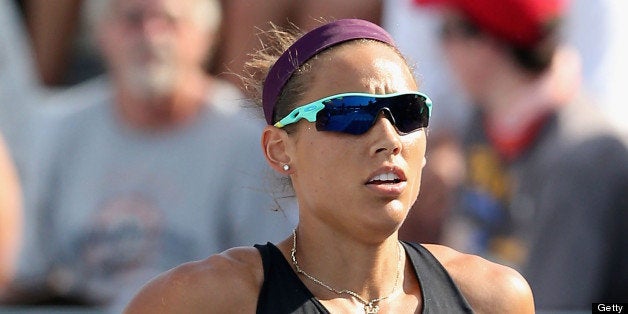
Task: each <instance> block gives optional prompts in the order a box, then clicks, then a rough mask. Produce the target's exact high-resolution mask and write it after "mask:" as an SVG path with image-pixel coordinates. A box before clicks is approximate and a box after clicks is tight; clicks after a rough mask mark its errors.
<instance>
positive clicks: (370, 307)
mask: <svg viewBox="0 0 628 314" xmlns="http://www.w3.org/2000/svg"><path fill="white" fill-rule="evenodd" d="M399 245H401V244H399ZM397 253H398V255H399V257H398V261H397V264H398V265H397V277H396V278H395V284H394V285H393V288H392V291H390V293H389V294H388V295H386V296H383V297H379V298H376V299H372V300H368V301H367V300H365V299H363V298H362V297H361V296H360V295H358V294H357V293H355V292H353V291H351V290H347V289H344V290H338V289H334V288H332V287H331V286H330V285H328V284H326V283H324V282H322V281H320V280H319V279H317V278H316V277H314V276H312V275H310V274H308V273H306V272H305V271H304V270H303V269H301V267H299V263H297V258H296V254H297V230H296V229H294V230H292V249H291V250H290V256H291V257H292V265H294V268H296V270H297V273H299V274H303V276H305V277H307V278H308V279H309V280H311V281H313V282H315V283H316V284H318V285H320V286H322V287H324V288H325V289H327V290H329V291H331V292H334V293H336V294H348V295H350V296H352V297H354V298H355V299H356V300H358V301H359V302H360V303H362V304H363V305H364V313H366V314H375V313H377V312H379V305H377V303H379V302H380V301H382V300H385V299H388V298H390V297H391V296H392V295H393V294H394V293H395V290H397V285H398V284H399V277H400V274H401V249H400V248H399V246H398V247H397Z"/></svg>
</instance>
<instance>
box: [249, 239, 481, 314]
mask: <svg viewBox="0 0 628 314" xmlns="http://www.w3.org/2000/svg"><path fill="white" fill-rule="evenodd" d="M401 243H402V244H403V246H404V248H405V251H406V254H407V255H408V256H409V257H410V261H411V262H412V265H413V266H414V273H415V275H417V280H418V281H419V284H420V286H421V293H422V295H423V311H422V313H426V314H427V313H447V314H450V313H473V311H472V310H471V307H470V306H469V304H468V303H467V301H466V300H465V298H464V296H463V295H462V293H460V290H458V287H457V286H456V284H455V283H454V281H453V279H451V277H450V276H449V274H448V273H447V271H446V270H445V268H444V267H443V265H441V263H440V262H438V260H436V258H435V257H434V256H433V255H432V253H430V252H429V251H428V250H427V249H426V248H424V247H423V246H421V245H419V244H414V243H407V242H403V241H402V242H401ZM255 248H257V249H258V250H259V252H260V254H261V255H262V263H263V266H264V283H263V285H262V289H261V290H260V293H259V299H258V301H257V313H274V314H279V313H303V314H309V313H329V311H328V310H327V309H326V308H325V307H324V306H323V304H322V303H320V302H319V301H318V299H316V297H314V295H313V294H312V293H311V292H310V290H308V289H307V287H306V286H305V284H303V282H301V279H299V277H298V276H297V274H296V273H295V272H294V271H293V270H292V267H291V266H290V264H288V261H287V260H286V259H285V258H284V256H283V254H281V251H280V250H279V249H278V248H277V247H276V246H275V245H273V244H272V243H270V242H268V243H267V244H266V245H259V244H258V245H255ZM419 274H420V275H419Z"/></svg>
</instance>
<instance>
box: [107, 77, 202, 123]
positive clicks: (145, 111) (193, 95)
mask: <svg viewBox="0 0 628 314" xmlns="http://www.w3.org/2000/svg"><path fill="white" fill-rule="evenodd" d="M182 82H184V83H183V84H180V85H177V86H176V87H174V88H173V90H172V91H171V92H169V93H164V94H148V93H147V94H143V95H138V94H137V93H132V92H130V91H129V90H127V89H126V88H125V87H124V86H118V92H117V94H116V108H117V112H118V114H119V116H120V117H121V118H122V120H123V121H125V122H126V123H128V124H129V125H131V126H132V127H134V128H137V129H143V130H159V129H169V128H172V127H176V126H180V125H184V124H186V123H189V122H191V121H192V120H193V118H194V117H195V116H196V114H197V113H198V111H199V110H200V108H201V106H202V105H203V103H204V100H205V97H206V94H207V88H208V85H209V84H208V83H209V81H208V80H207V78H205V77H203V76H200V75H199V76H195V77H193V78H191V79H187V80H182Z"/></svg>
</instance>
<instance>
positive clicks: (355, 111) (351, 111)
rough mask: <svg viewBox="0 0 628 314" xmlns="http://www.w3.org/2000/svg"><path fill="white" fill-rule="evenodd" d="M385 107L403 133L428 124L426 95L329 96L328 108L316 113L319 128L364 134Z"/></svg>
mask: <svg viewBox="0 0 628 314" xmlns="http://www.w3.org/2000/svg"><path fill="white" fill-rule="evenodd" d="M384 108H386V109H388V111H390V113H391V115H392V118H393V120H394V124H395V126H396V127H397V130H398V131H399V132H400V133H402V134H406V133H411V132H414V131H416V130H418V129H420V128H422V127H427V124H428V117H429V112H428V108H427V105H426V98H425V97H423V96H420V95H399V96H395V97H392V98H378V97H368V96H346V97H342V98H334V99H331V100H328V101H326V102H325V109H323V110H321V111H320V112H319V113H318V115H317V116H316V129H317V130H319V131H335V132H343V133H348V134H354V135H360V134H364V133H366V131H368V130H369V129H370V128H371V126H372V125H373V124H374V122H375V119H376V118H377V117H378V115H379V112H380V111H381V110H382V109H384Z"/></svg>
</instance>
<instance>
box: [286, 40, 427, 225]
mask: <svg viewBox="0 0 628 314" xmlns="http://www.w3.org/2000/svg"><path fill="white" fill-rule="evenodd" d="M313 69H314V70H313V71H312V75H313V79H312V80H311V81H310V83H311V85H310V86H311V88H310V89H309V90H308V91H307V92H306V93H305V94H304V96H303V98H302V99H301V102H300V103H299V104H298V105H300V104H305V103H308V102H311V101H314V100H317V99H320V98H323V97H326V96H330V95H334V94H339V93H345V92H365V93H372V94H389V93H393V92H405V91H416V90H417V85H416V82H415V80H414V78H413V76H412V74H411V72H410V70H409V69H408V67H407V66H406V64H405V62H404V61H403V60H402V59H401V57H400V56H399V55H398V54H397V53H395V52H394V51H393V50H392V49H391V48H390V47H388V46H386V45H384V44H380V43H372V42H369V43H359V42H353V43H349V44H345V45H342V46H338V47H336V49H335V50H334V51H331V52H329V53H327V54H325V55H323V56H320V57H319V59H318V60H315V61H314V64H313ZM425 145H426V138H425V132H424V131H423V130H420V131H416V132H413V133H410V134H407V135H399V134H398V133H397V131H396V129H395V127H394V126H393V125H392V124H391V122H390V121H389V120H388V119H387V118H385V116H384V115H383V114H380V117H379V118H378V120H377V121H376V122H375V124H374V125H373V127H372V128H371V129H370V130H369V131H368V132H367V133H365V134H362V135H350V134H344V133H337V132H319V131H317V130H316V127H315V124H314V123H310V122H307V121H305V120H301V121H300V122H298V124H297V131H296V132H295V133H294V134H293V135H291V136H290V145H289V151H290V156H291V159H290V167H291V169H292V170H291V174H292V181H293V185H294V188H295V191H296V193H297V197H298V200H299V207H300V220H301V222H305V221H306V220H313V221H316V222H320V223H323V224H324V225H326V226H335V228H338V227H340V228H347V229H349V230H353V232H355V231H356V230H357V231H358V232H363V233H364V234H363V236H364V237H369V236H373V235H376V234H377V235H378V237H379V235H382V234H384V235H389V234H390V233H392V232H394V231H396V230H397V228H398V227H399V226H400V225H401V223H402V222H403V220H404V219H405V217H406V214H407V212H408V209H409V208H410V207H411V205H412V204H413V203H414V201H415V200H416V198H417V195H418V193H419V187H420V178H421V170H422V167H423V165H424V155H425ZM393 178H395V179H399V180H389V179H393ZM356 227H357V228H356Z"/></svg>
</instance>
